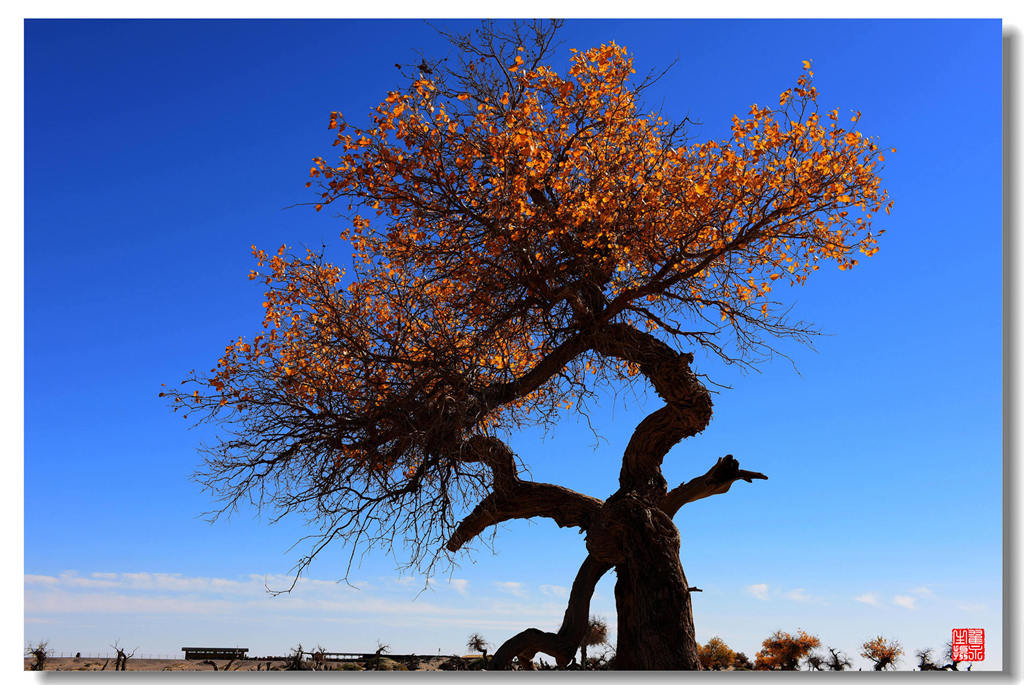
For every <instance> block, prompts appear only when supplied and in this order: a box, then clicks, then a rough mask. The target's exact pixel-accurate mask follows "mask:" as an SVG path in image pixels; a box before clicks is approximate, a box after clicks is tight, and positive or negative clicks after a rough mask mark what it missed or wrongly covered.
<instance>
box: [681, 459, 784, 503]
mask: <svg viewBox="0 0 1024 685" xmlns="http://www.w3.org/2000/svg"><path fill="white" fill-rule="evenodd" d="M754 479H758V480H768V476H766V475H764V474H763V473H758V472H757V471H744V470H741V469H740V463H739V462H738V461H736V459H735V457H733V456H732V455H731V454H727V455H725V456H724V457H721V458H719V459H718V461H716V462H715V465H714V466H712V467H711V468H710V469H708V472H707V473H705V474H704V475H703V476H698V477H697V478H694V479H693V480H689V481H687V482H685V483H683V484H681V485H678V486H677V487H675V488H673V489H672V490H670V491H669V492H668V494H666V495H665V498H664V499H663V500H662V502H661V510H662V511H664V512H665V513H666V514H668V515H669V516H675V514H676V512H677V511H679V509H680V507H682V506H683V505H685V504H689V503H690V502H693V501H695V500H699V499H702V498H704V497H710V496H711V495H720V494H722V493H724V492H728V491H729V488H731V487H732V484H733V483H735V482H736V481H738V480H743V481H746V482H748V483H752V482H753V481H754Z"/></svg>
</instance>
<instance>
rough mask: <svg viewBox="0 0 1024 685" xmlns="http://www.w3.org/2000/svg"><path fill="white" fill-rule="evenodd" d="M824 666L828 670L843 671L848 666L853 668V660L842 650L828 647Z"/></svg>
mask: <svg viewBox="0 0 1024 685" xmlns="http://www.w3.org/2000/svg"><path fill="white" fill-rule="evenodd" d="M825 668H826V669H828V670H829V671H845V670H846V669H848V668H853V662H852V661H850V658H849V657H848V656H846V654H844V653H843V652H841V651H839V650H838V649H835V648H833V647H829V648H828V656H827V657H825Z"/></svg>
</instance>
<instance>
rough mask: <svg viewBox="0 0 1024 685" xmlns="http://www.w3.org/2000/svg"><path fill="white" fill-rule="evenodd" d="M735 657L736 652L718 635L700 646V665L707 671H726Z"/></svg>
mask: <svg viewBox="0 0 1024 685" xmlns="http://www.w3.org/2000/svg"><path fill="white" fill-rule="evenodd" d="M735 659H736V653H735V652H733V651H732V650H731V649H729V645H727V644H725V641H724V640H723V639H722V638H720V637H718V636H717V635H716V636H715V637H713V638H711V639H710V640H708V642H707V644H706V645H703V646H702V647H701V648H700V667H701V668H702V669H704V670H705V671H724V670H725V669H727V668H729V666H731V665H732V664H733V661H735Z"/></svg>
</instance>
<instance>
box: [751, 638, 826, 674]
mask: <svg viewBox="0 0 1024 685" xmlns="http://www.w3.org/2000/svg"><path fill="white" fill-rule="evenodd" d="M820 646H821V640H819V639H818V638H817V637H815V636H814V635H808V634H807V633H805V632H804V631H802V630H800V631H798V632H797V634H796V635H790V634H789V633H784V632H782V631H781V630H776V631H775V632H774V633H772V635H771V637H769V638H768V639H766V640H765V641H764V642H762V643H761V651H759V652H758V653H757V656H756V657H755V659H754V668H755V669H757V670H759V671H795V670H797V669H798V668H799V667H800V660H801V659H803V658H804V657H805V656H807V655H808V654H810V653H811V650H812V649H817V648H818V647H820Z"/></svg>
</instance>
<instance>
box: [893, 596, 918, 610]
mask: <svg viewBox="0 0 1024 685" xmlns="http://www.w3.org/2000/svg"><path fill="white" fill-rule="evenodd" d="M915 602H917V600H916V599H914V598H913V597H911V596H910V595H896V596H895V597H893V598H892V603H893V604H895V605H896V606H901V607H903V608H904V609H916V608H917V607H916V606H915V605H914V604H915Z"/></svg>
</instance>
